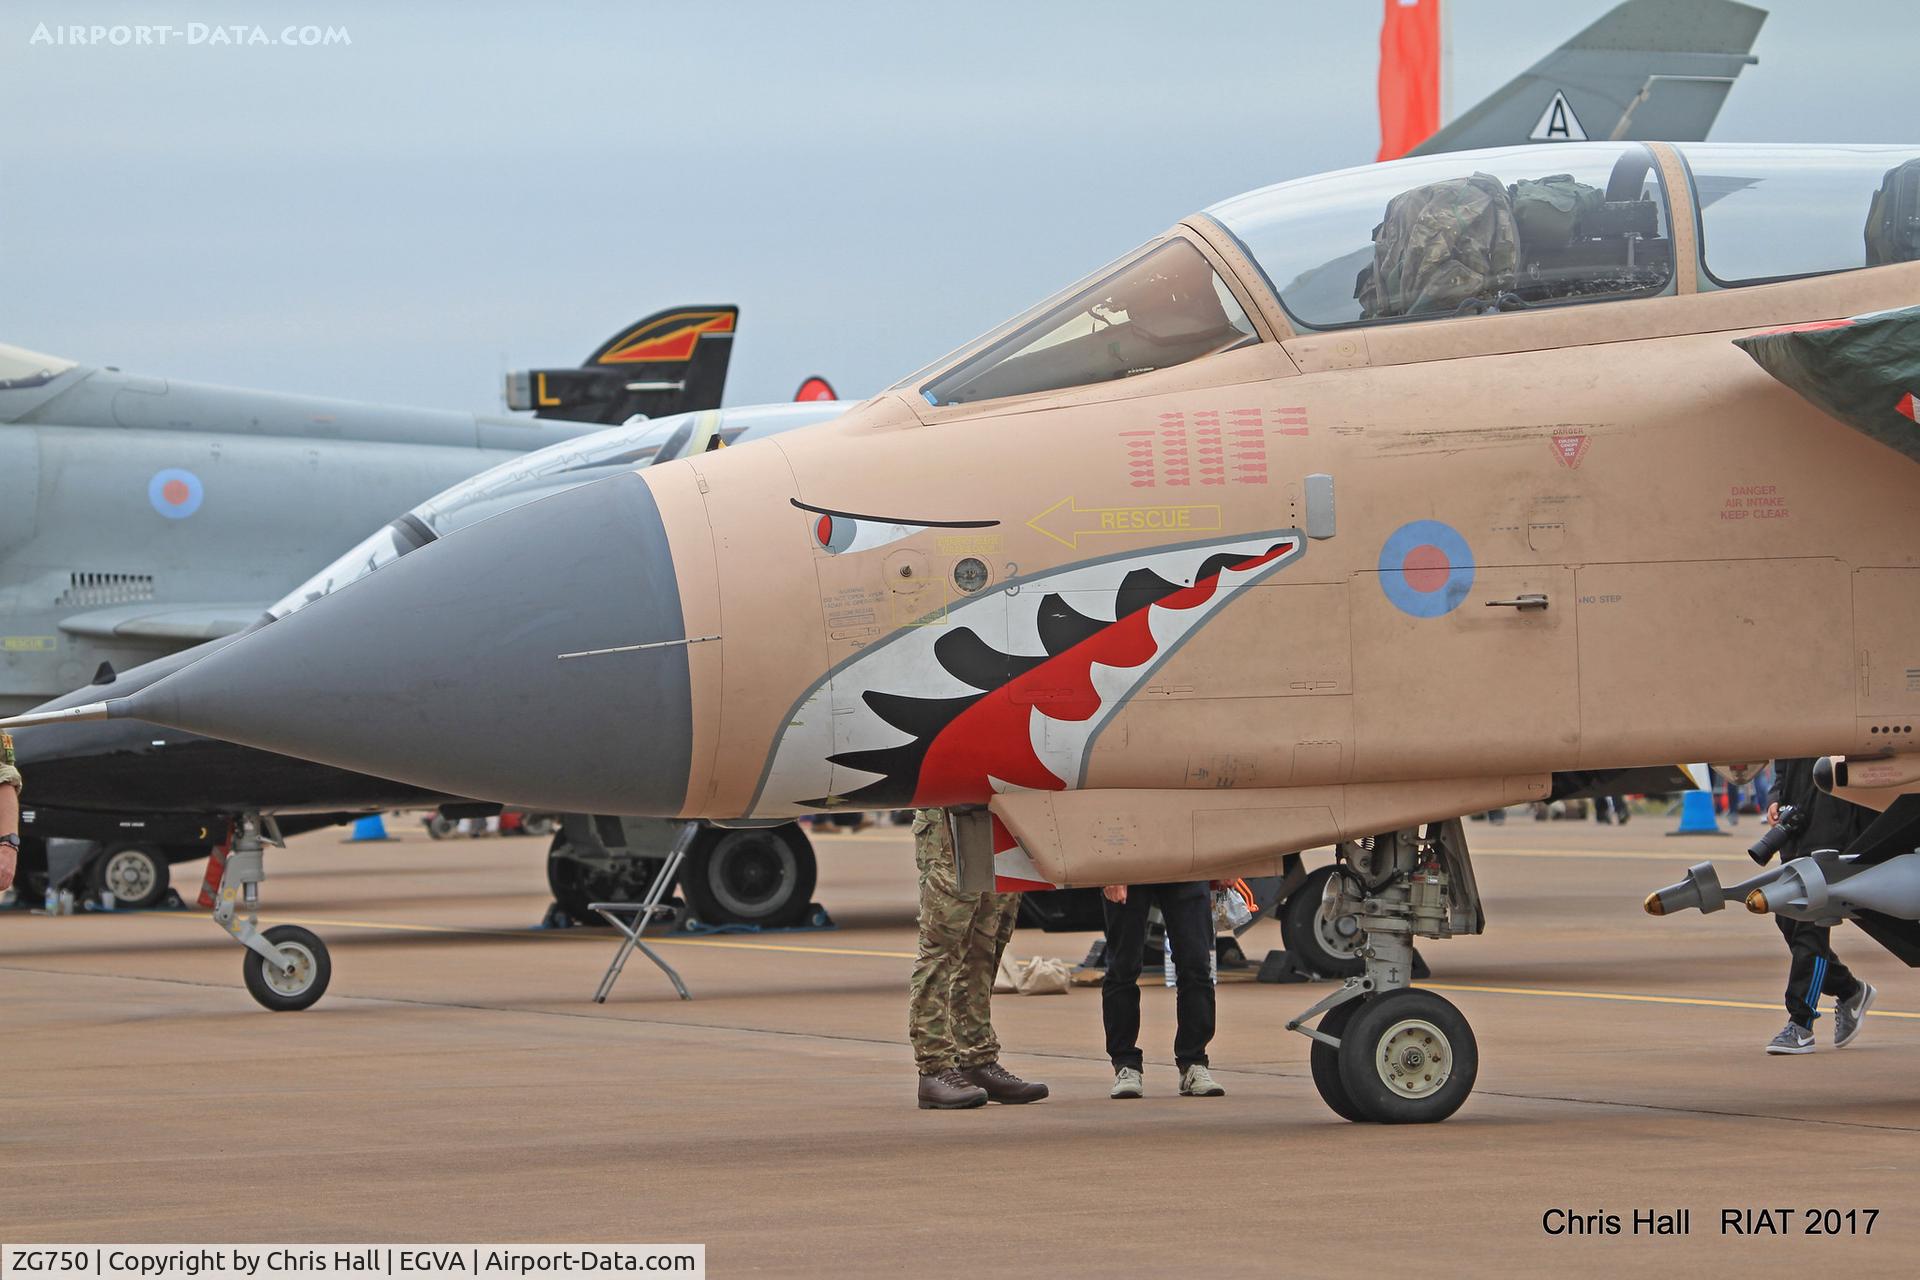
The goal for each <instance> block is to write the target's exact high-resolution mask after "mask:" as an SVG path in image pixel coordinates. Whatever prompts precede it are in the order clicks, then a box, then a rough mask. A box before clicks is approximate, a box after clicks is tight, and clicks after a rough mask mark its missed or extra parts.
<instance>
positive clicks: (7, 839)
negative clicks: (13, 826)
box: [0, 836, 20, 853]
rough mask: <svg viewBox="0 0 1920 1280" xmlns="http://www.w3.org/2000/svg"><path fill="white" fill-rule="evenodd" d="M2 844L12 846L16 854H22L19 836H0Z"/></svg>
mask: <svg viewBox="0 0 1920 1280" xmlns="http://www.w3.org/2000/svg"><path fill="white" fill-rule="evenodd" d="M0 844H10V845H12V846H13V851H14V852H15V853H18V852H20V837H19V836H0Z"/></svg>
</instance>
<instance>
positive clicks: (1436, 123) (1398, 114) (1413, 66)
mask: <svg viewBox="0 0 1920 1280" xmlns="http://www.w3.org/2000/svg"><path fill="white" fill-rule="evenodd" d="M1440 4H1441V0H1386V5H1387V14H1386V18H1385V20H1384V21H1383V22H1382V23H1381V24H1380V154H1379V155H1378V156H1375V157H1374V158H1375V159H1376V160H1396V159H1398V158H1399V157H1401V156H1403V155H1405V154H1407V152H1409V151H1411V150H1413V149H1414V148H1415V147H1417V146H1419V145H1420V144H1421V143H1422V142H1425V141H1426V140H1427V139H1428V138H1430V137H1432V136H1433V135H1434V134H1435V133H1436V132H1438V131H1439V128H1440Z"/></svg>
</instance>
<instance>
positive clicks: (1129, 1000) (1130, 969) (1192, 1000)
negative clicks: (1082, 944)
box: [1100, 880, 1226, 1098]
mask: <svg viewBox="0 0 1920 1280" xmlns="http://www.w3.org/2000/svg"><path fill="white" fill-rule="evenodd" d="M1101 893H1102V895H1103V896H1104V897H1105V899H1106V901H1105V902H1104V903H1103V904H1102V905H1103V906H1104V907H1105V909H1106V917H1107V976H1106V979H1105V980H1104V981H1103V982H1102V983H1101V984H1100V1016H1101V1019H1102V1020H1103V1021H1104V1022H1105V1023H1106V1028H1107V1057H1108V1058H1109V1059H1110V1060H1111V1061H1112V1063H1113V1091H1112V1092H1111V1093H1110V1094H1108V1096H1109V1097H1113V1098H1138V1097H1140V1096H1141V1094H1142V1093H1143V1092H1145V1085H1144V1081H1143V1077H1142V1072H1141V1068H1142V1066H1143V1065H1144V1061H1145V1060H1144V1059H1143V1058H1142V1057H1141V1056H1140V967H1141V961H1142V959H1143V958H1144V955H1145V952H1146V945H1147V913H1148V912H1149V911H1150V910H1151V909H1152V908H1154V907H1156V906H1157V907H1159V908H1160V919H1161V920H1162V922H1164V923H1165V925H1166V929H1167V941H1168V944H1169V945H1170V946H1171V947H1172V949H1173V973H1174V980H1175V983H1176V985H1177V986H1178V988H1179V990H1178V995H1177V996H1176V999H1175V1004H1176V1006H1177V1008H1178V1017H1179V1029H1178V1030H1177V1031H1176V1032H1175V1033H1174V1037H1173V1060H1174V1062H1175V1064H1177V1065H1178V1066H1179V1068H1180V1093H1181V1096H1183V1097H1188V1098H1217V1097H1219V1096H1221V1095H1222V1094H1224V1093H1225V1092H1226V1090H1225V1089H1223V1088H1221V1087H1220V1086H1219V1085H1218V1084H1216V1083H1214V1079H1213V1076H1212V1075H1211V1074H1210V1073H1209V1072H1208V1070H1207V1043H1208V1042H1209V1041H1210V1040H1212V1039H1213V974H1212V966H1211V964H1210V963H1209V961H1210V958H1211V952H1212V951H1213V892H1212V889H1211V887H1210V886H1209V885H1208V882H1207V881H1205V880H1186V881H1182V882H1181V883H1178V884H1110V885H1108V886H1107V887H1106V888H1105V889H1103V890H1102V891H1101Z"/></svg>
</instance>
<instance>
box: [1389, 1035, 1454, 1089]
mask: <svg viewBox="0 0 1920 1280" xmlns="http://www.w3.org/2000/svg"><path fill="white" fill-rule="evenodd" d="M1374 1063H1375V1065H1376V1066H1377V1067H1378V1068H1379V1071H1380V1080H1381V1082H1382V1083H1383V1084H1385V1085H1386V1086H1387V1088H1389V1089H1391V1090H1393V1091H1394V1092H1395V1093H1397V1094H1399V1095H1400V1096H1401V1097H1403V1098H1424V1097H1426V1096H1428V1095H1429V1094H1431V1093H1433V1092H1435V1091H1436V1090H1438V1089H1439V1088H1440V1087H1441V1086H1442V1085H1444V1084H1446V1082H1447V1077H1448V1076H1449V1075H1451V1074H1452V1072H1453V1045H1452V1044H1451V1043H1450V1042H1449V1041H1448V1040H1447V1036H1446V1033H1445V1032H1443V1031H1441V1030H1440V1028H1439V1027H1437V1026H1435V1025H1434V1024H1433V1023H1431V1022H1428V1021H1426V1020H1425V1019H1424V1018H1409V1019H1406V1020H1405V1021H1403V1022H1396V1023H1394V1024H1393V1026H1391V1027H1389V1028H1387V1033H1386V1034H1385V1035H1383V1036H1381V1037H1380V1044H1379V1049H1378V1051H1377V1053H1376V1055H1375V1057H1374Z"/></svg>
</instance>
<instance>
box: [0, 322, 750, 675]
mask: <svg viewBox="0 0 1920 1280" xmlns="http://www.w3.org/2000/svg"><path fill="white" fill-rule="evenodd" d="M737 318H738V310H737V308H734V307H731V306H708V307H676V308H672V309H669V310H667V311H662V312H658V313H656V314H654V315H651V316H648V317H647V318H646V319H644V320H641V321H639V322H638V323H636V324H634V325H632V326H629V327H628V328H626V329H623V330H621V331H620V332H619V333H618V334H616V335H615V336H614V337H613V338H612V339H610V340H609V341H608V342H606V343H604V344H602V346H601V347H600V348H599V349H598V350H596V351H595V352H594V353H593V354H592V355H591V356H590V357H588V359H587V362H586V363H585V365H583V366H582V367H581V368H579V369H564V370H563V369H546V370H535V371H532V372H530V373H524V374H515V375H509V378H508V400H509V403H510V404H512V405H513V406H514V407H523V408H527V409H531V410H533V411H534V412H535V413H536V415H537V420H536V419H529V418H515V417H508V416H505V415H502V416H499V417H489V416H484V415H476V414H471V413H455V412H449V411H446V410H438V409H412V408H400V407H395V406H390V405H375V404H362V403H356V402H352V401H345V400H331V399H323V398H320V397H315V396H292V395H283V394H279V393H275V392H268V391H251V390H243V389H238V388H233V387H219V386H208V385H203V384H196V383H190V382H182V381H179V380H178V379H170V378H152V377H144V376H140V375H135V374H129V373H123V372H121V371H120V370H118V369H115V368H111V367H106V368H92V367H87V366H84V365H78V364H75V363H74V362H73V361H71V360H62V359H57V358H55V357H52V356H44V355H40V354H37V353H35V352H31V351H26V350H23V349H21V348H19V347H10V346H4V345H0V712H11V711H20V710H24V709H26V708H28V707H31V706H33V705H35V704H37V703H40V702H44V701H45V700H47V699H48V698H51V697H54V696H56V695H58V694H61V693H65V692H66V691H68V690H70V689H73V688H75V687H76V686H79V685H81V684H84V683H85V682H86V681H88V680H90V679H93V678H96V677H97V676H100V675H103V674H105V673H107V672H110V671H111V670H114V669H125V668H127V667H130V666H134V665H136V664H139V663H142V662H146V661H149V660H151V659H153V658H155V657H157V656H159V655H161V654H165V653H169V652H172V651H174V650H176V649H180V648H183V647H185V646H187V645H192V644H198V643H200V642H201V641H203V640H208V639H211V638H213V637H215V636H221V635H227V634H231V633H232V632H234V631H238V630H239V629H241V628H243V627H245V626H247V625H248V624H250V623H252V622H253V621H254V620H256V619H257V618H259V617H260V615H261V613H262V611H263V610H265V608H266V607H267V606H268V605H269V604H270V603H272V602H273V601H274V600H276V599H277V598H279V596H280V595H281V594H282V593H283V592H285V591H286V590H287V588H288V587H290V586H292V585H293V584H294V583H296V582H298V581H300V579H301V578H302V576H303V575H305V574H308V573H311V572H312V571H313V570H314V568H315V567H316V566H318V565H320V564H322V563H324V562H325V561H326V559H327V558H328V557H331V556H333V555H336V554H338V553H339V551H340V549H341V548H342V547H343V546H344V545H346V543H347V542H348V540H349V539H351V538H353V537H355V536H357V535H360V534H363V533H365V532H366V531H367V530H368V529H371V528H373V527H375V526H376V525H378V524H379V523H380V522H381V521H383V520H386V519H388V518H389V517H391V516H392V515H393V513H394V512H396V511H404V510H406V509H407V508H408V507H410V506H412V505H413V504H415V503H417V502H419V501H421V500H422V499H424V498H426V497H428V496H429V495H431V494H434V493H437V492H439V491H440V490H442V489H445V488H446V487H447V486H448V485H450V484H453V483H454V482H455V481H457V480H462V479H465V478H466V477H468V476H471V475H473V474H474V473H475V472H478V471H482V470H485V469H486V468H488V467H490V466H493V465H494V464H496V463H499V462H502V461H504V460H505V459H507V458H509V457H511V456H512V455H514V454H518V453H523V452H525V451H527V450H529V449H537V448H539V447H540V446H542V445H544V444H549V443H551V442H553V441H554V440H558V439H564V438H566V437H569V436H575V435H579V434H582V433H583V432H585V431H587V430H590V429H591V427H592V425H600V424H610V423H617V422H623V421H625V420H626V419H627V418H628V417H630V416H632V415H633V414H636V413H651V414H655V415H660V414H666V413H675V412H682V411H686V410H691V409H702V408H712V407H715V406H717V405H718V404H719V403H720V394H721V389H722V387H723V385H724V383H725V381H726V367H727V361H728V356H729V353H730V350H731V346H732V340H733V332H734V329H735V327H736V321H737ZM588 424H590V425H588Z"/></svg>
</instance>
